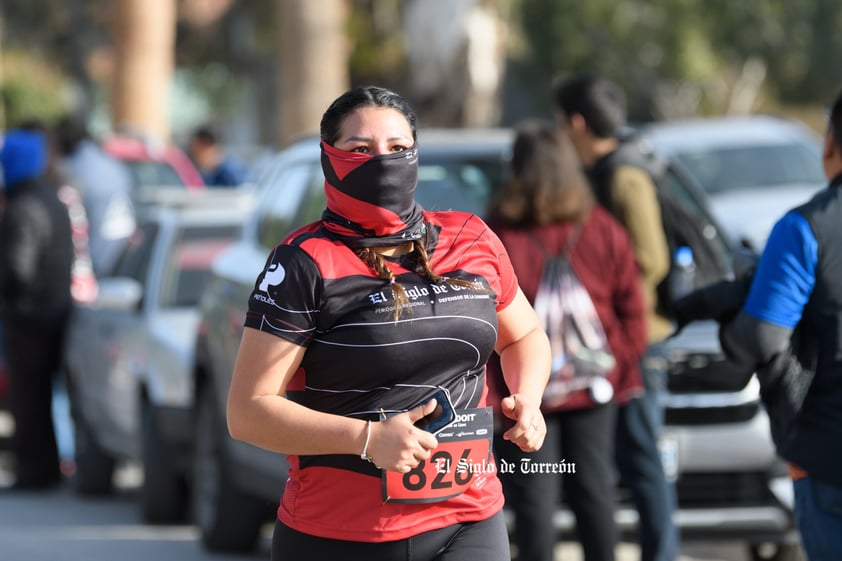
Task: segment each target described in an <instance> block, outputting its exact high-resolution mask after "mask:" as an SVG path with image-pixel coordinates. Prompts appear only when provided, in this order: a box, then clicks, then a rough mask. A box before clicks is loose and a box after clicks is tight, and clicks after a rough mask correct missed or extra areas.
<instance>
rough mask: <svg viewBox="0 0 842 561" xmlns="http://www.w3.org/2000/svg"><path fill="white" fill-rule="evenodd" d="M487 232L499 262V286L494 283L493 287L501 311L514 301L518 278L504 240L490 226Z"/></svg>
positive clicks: (498, 308)
mask: <svg viewBox="0 0 842 561" xmlns="http://www.w3.org/2000/svg"><path fill="white" fill-rule="evenodd" d="M487 232H488V233H487V236H488V243H489V245H490V247H491V251H492V253H493V255H494V256H495V260H496V263H497V281H496V282H497V283H498V286H494V284H493V283H492V285H491V288H492V289H493V290H494V291H495V292H496V293H497V311H498V312H501V311H503V310H504V309H506V308H507V307H508V305H509V304H511V303H512V302H513V301H514V299H515V296H516V295H517V290H518V280H517V275H515V270H514V267H512V261H511V260H510V259H509V252H508V251H506V248H505V247H504V246H503V242H502V241H500V238H499V237H497V234H495V233H494V232H493V231H492V230H491V229H490V228H489V229H488V230H487Z"/></svg>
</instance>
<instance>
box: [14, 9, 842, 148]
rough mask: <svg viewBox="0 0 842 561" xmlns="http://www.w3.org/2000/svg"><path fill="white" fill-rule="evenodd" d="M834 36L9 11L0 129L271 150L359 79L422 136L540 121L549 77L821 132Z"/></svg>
mask: <svg viewBox="0 0 842 561" xmlns="http://www.w3.org/2000/svg"><path fill="white" fill-rule="evenodd" d="M840 25H842V3H839V2H837V1H835V0H752V1H749V2H726V1H704V0H589V1H588V2H581V1H579V0H376V1H375V0H3V1H2V2H0V29H2V32H1V33H2V35H0V100H2V103H0V126H2V127H8V126H11V125H13V124H14V123H15V122H16V121H17V120H19V119H22V118H26V117H29V116H32V115H37V116H39V117H40V118H42V119H46V120H50V118H51V117H58V116H60V115H66V114H72V115H74V116H81V117H83V118H84V120H85V121H87V122H88V123H89V125H90V127H91V130H92V132H94V133H96V134H97V135H98V136H103V135H106V134H108V133H111V132H114V131H116V130H121V129H131V130H141V131H143V132H145V133H146V134H151V135H155V136H157V137H159V138H160V139H162V140H166V141H170V142H173V143H177V144H184V143H185V142H186V141H187V136H188V134H189V131H190V130H191V129H192V128H194V127H195V126H197V125H198V124H200V123H207V122H212V123H214V124H215V125H216V126H217V127H219V128H220V129H221V130H224V131H225V141H226V143H227V144H230V145H236V146H238V147H240V149H241V150H245V147H249V146H273V147H275V148H278V147H282V146H285V145H286V144H287V143H288V142H289V141H290V140H291V139H292V138H294V137H295V136H296V135H298V134H299V133H301V132H304V131H311V130H313V129H315V127H316V126H317V124H318V119H319V117H320V115H321V112H322V111H323V109H324V108H325V107H326V106H327V104H328V103H329V101H331V100H332V99H333V98H334V97H335V96H336V95H337V94H338V93H340V92H341V91H344V90H345V89H347V88H348V87H349V86H351V85H362V84H378V85H383V86H387V87H390V88H393V89H395V90H397V91H398V92H400V93H401V94H403V95H404V96H405V97H407V98H408V99H409V100H410V101H411V102H412V103H413V105H414V107H415V109H416V110H417V111H418V113H419V116H420V120H421V124H422V125H427V126H429V125H443V126H450V127H459V126H468V125H475V126H492V125H501V124H502V125H507V124H511V123H513V122H515V121H517V120H519V119H520V118H522V117H525V116H535V115H541V114H548V113H549V99H548V94H549V85H550V84H551V82H552V80H553V79H554V78H555V77H557V76H559V75H563V74H566V73H574V72H579V71H583V70H589V71H594V72H598V73H601V74H604V75H606V76H607V77H609V78H612V79H614V80H615V81H617V82H618V83H619V84H621V85H622V86H623V87H625V88H626V90H627V92H628V95H629V104H630V117H631V119H632V120H634V121H649V120H662V119H673V118H678V117H686V116H711V115H726V114H727V115H733V114H747V113H759V112H763V113H773V114H778V115H783V116H788V117H794V118H798V119H800V120H802V121H804V122H806V123H807V124H809V125H810V126H811V127H813V128H814V129H817V130H820V129H821V127H822V107H823V104H824V103H825V102H827V101H828V100H829V99H830V98H831V97H832V96H833V94H834V93H835V90H836V88H837V86H838V82H839V76H838V68H840V65H839V62H840V61H839V59H840V54H842V36H840V35H839V34H838V33H836V32H835V31H836V30H837V29H839V28H840ZM442 94H446V95H442Z"/></svg>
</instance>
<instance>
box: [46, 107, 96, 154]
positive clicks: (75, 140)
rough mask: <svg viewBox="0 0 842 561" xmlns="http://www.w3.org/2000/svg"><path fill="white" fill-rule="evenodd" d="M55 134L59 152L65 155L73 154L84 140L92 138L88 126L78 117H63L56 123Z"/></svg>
mask: <svg viewBox="0 0 842 561" xmlns="http://www.w3.org/2000/svg"><path fill="white" fill-rule="evenodd" d="M53 134H54V135H55V139H56V147H57V148H58V151H59V154H61V155H63V156H70V155H72V154H73V153H74V152H76V149H77V148H78V147H79V144H80V143H81V142H82V141H83V140H85V139H87V138H90V135H89V134H88V129H87V127H86V126H85V124H84V123H83V122H82V120H81V119H79V118H76V117H63V118H62V119H61V120H60V121H59V122H58V123H56V125H55V128H54V129H53Z"/></svg>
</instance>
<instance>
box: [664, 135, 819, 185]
mask: <svg viewBox="0 0 842 561" xmlns="http://www.w3.org/2000/svg"><path fill="white" fill-rule="evenodd" d="M676 158H677V159H678V160H679V161H680V162H681V164H682V165H683V166H684V167H685V168H686V169H687V170H688V171H689V172H690V173H691V174H692V175H693V177H695V178H696V180H697V181H698V182H699V184H700V185H701V186H702V187H703V188H704V189H705V191H707V192H709V193H722V192H727V191H731V190H735V189H746V188H752V187H775V186H784V185H798V184H802V185H803V184H820V183H822V182H823V181H824V172H823V171H822V167H821V164H820V162H821V158H820V157H819V155H818V154H817V153H816V151H815V150H812V149H810V148H808V147H807V146H804V145H802V144H797V143H788V144H777V145H762V146H742V147H740V146H729V147H717V148H709V147H699V148H696V149H688V150H683V151H681V152H678V153H677V154H676Z"/></svg>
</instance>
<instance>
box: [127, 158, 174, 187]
mask: <svg viewBox="0 0 842 561" xmlns="http://www.w3.org/2000/svg"><path fill="white" fill-rule="evenodd" d="M122 162H123V163H124V164H125V165H126V168H127V169H128V170H129V174H130V175H131V176H132V183H133V184H134V186H135V187H139V186H146V185H152V186H155V187H159V186H162V187H184V181H182V180H181V177H179V175H178V172H176V171H175V168H173V167H172V166H171V165H170V164H168V163H166V162H153V161H145V160H122Z"/></svg>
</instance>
